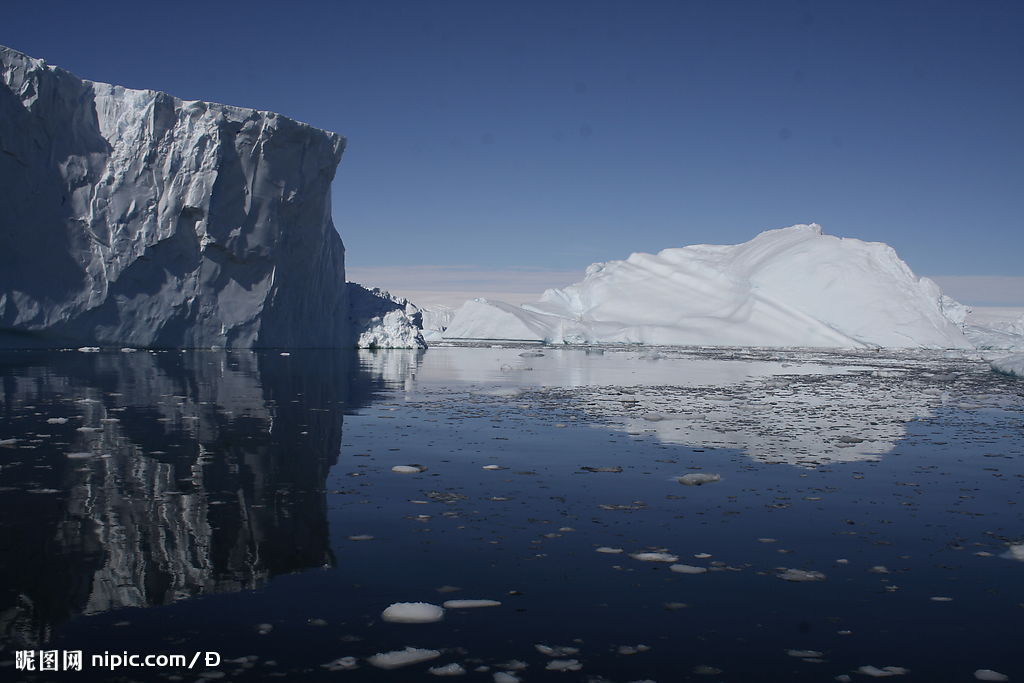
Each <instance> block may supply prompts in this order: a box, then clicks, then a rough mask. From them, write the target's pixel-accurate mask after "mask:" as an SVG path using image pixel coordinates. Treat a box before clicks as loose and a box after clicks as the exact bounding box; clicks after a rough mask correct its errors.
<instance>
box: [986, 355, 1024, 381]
mask: <svg viewBox="0 0 1024 683" xmlns="http://www.w3.org/2000/svg"><path fill="white" fill-rule="evenodd" d="M991 365H992V369H993V370H995V371H996V372H998V373H1001V374H1003V375H1010V376H1011V377H1024V353H1015V354H1013V355H1011V356H1006V357H1005V358H997V359H995V360H993V361H992V362H991Z"/></svg>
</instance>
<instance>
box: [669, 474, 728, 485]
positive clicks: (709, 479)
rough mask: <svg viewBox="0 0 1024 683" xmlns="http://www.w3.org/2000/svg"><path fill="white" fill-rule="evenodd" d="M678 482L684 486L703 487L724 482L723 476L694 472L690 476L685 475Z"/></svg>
mask: <svg viewBox="0 0 1024 683" xmlns="http://www.w3.org/2000/svg"><path fill="white" fill-rule="evenodd" d="M676 481H678V482H679V483H680V484H682V485H683V486H703V485H704V484H711V483H713V482H716V481H722V475H720V474H708V473H706V472H692V473H690V474H684V475H683V476H681V477H679V479H677V480H676Z"/></svg>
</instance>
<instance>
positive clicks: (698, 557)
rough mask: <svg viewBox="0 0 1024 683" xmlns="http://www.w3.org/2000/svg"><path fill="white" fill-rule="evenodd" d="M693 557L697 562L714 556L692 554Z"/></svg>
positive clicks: (709, 554)
mask: <svg viewBox="0 0 1024 683" xmlns="http://www.w3.org/2000/svg"><path fill="white" fill-rule="evenodd" d="M693 556H694V557H696V558H697V559H698V560H706V559H708V558H709V557H714V555H712V554H711V553H694V554H693Z"/></svg>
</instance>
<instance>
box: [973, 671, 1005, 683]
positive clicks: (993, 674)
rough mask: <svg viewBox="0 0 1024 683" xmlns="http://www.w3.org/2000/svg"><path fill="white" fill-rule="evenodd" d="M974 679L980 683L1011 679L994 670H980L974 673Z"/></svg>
mask: <svg viewBox="0 0 1024 683" xmlns="http://www.w3.org/2000/svg"><path fill="white" fill-rule="evenodd" d="M974 678H975V680H978V681H1008V680H1010V677H1009V676H1007V675H1006V674H1001V673H999V672H998V671H993V670H992V669H978V670H977V671H975V672H974Z"/></svg>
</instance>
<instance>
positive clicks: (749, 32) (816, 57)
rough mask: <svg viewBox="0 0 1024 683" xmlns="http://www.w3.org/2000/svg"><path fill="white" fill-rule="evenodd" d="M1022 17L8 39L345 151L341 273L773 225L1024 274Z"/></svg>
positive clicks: (40, 18)
mask: <svg viewBox="0 0 1024 683" xmlns="http://www.w3.org/2000/svg"><path fill="white" fill-rule="evenodd" d="M1022 36H1024V3H1021V2H1019V1H1016V2H1011V1H1004V0H973V1H971V2H943V1H931V2H914V1H908V0H900V1H898V2H889V1H877V2H875V1H866V0H860V1H857V2H788V1H786V2H771V1H768V0H764V1H752V2H729V1H711V0H708V1H701V2H684V1H678V2H626V1H622V2H606V1H603V0H594V1H587V2H559V1H557V0H556V1H545V2H540V1H538V2H532V1H525V2H488V1H486V0H482V1H481V0H477V1H472V2H463V1H455V0H451V1H449V0H441V1H437V2H426V1H415V2H414V1H408V2H381V1H378V2H362V1H360V2H346V1H338V2H301V1H296V2H288V3H285V2H280V1H275V2H265V3H264V2H255V1H254V2H232V3H223V2H215V1H213V0H208V1H207V2H202V3H191V2H175V3H164V2H160V3H148V2H138V1H137V0H133V1H132V2H123V3H117V2H97V3H87V2H56V3H53V2H51V3H34V4H33V3H18V4H17V5H16V6H11V7H9V8H8V9H7V10H6V11H5V12H4V17H3V21H2V23H0V43H3V44H6V45H9V46H11V47H14V48H16V49H19V50H22V51H24V52H27V53H29V54H31V55H33V56H36V57H42V58H45V59H46V60H47V61H49V62H50V63H52V64H57V65H60V66H63V67H65V68H67V69H69V70H71V71H73V72H75V73H77V74H78V75H80V76H82V77H85V78H91V79H93V80H101V81H107V82H114V83H119V84H123V85H126V86H130V87H136V88H152V89H158V90H165V91H168V92H170V93H172V94H174V95H177V96H179V97H184V98H188V99H206V100H214V101H219V102H226V103H229V104H236V105H242V106H249V107H256V108H259V109H269V110H274V111H278V112H281V113H283V114H285V115H288V116H291V117H293V118H297V119H300V120H303V121H306V122H309V123H311V124H314V125H316V126H320V127H322V128H327V129H330V130H334V131H337V132H339V133H341V134H343V135H345V136H346V137H347V138H348V141H349V146H348V151H347V152H346V154H345V157H344V159H343V160H342V163H341V167H340V169H339V172H338V176H337V179H336V181H335V189H334V216H335V223H336V224H337V226H338V229H339V231H340V232H341V234H342V237H343V238H344V241H345V244H346V247H347V249H348V261H349V263H350V264H351V265H353V266H406V265H416V264H435V265H436V264H446V265H447V264H461V265H468V264H473V265H475V266H479V267H483V268H495V269H501V268H507V267H512V266H535V267H540V268H551V269H582V268H583V267H585V266H586V265H587V264H589V263H591V262H593V261H602V260H608V259H614V258H624V257H625V256H627V255H628V254H629V253H630V252H633V251H657V250H659V249H662V248H665V247H671V246H682V245H685V244H691V243H696V242H712V243H734V242H740V241H745V240H746V239H749V238H750V237H752V236H753V235H754V234H755V233H757V232H759V231H760V230H762V229H766V228H775V227H782V226H785V225H790V224H793V223H798V222H811V221H815V222H818V223H821V224H822V225H823V226H824V227H825V230H826V232H829V233H832V234H838V235H843V236H850V237H858V238H861V239H867V240H880V241H885V242H888V243H890V244H892V245H893V246H894V247H896V249H897V250H898V251H899V253H900V254H901V256H903V257H904V259H906V260H907V261H908V262H909V263H910V264H911V266H912V267H913V268H914V270H915V271H917V272H918V273H924V274H934V275H1024V266H1022V256H1024V38H1022Z"/></svg>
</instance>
